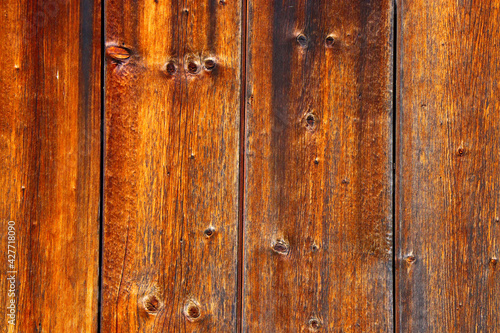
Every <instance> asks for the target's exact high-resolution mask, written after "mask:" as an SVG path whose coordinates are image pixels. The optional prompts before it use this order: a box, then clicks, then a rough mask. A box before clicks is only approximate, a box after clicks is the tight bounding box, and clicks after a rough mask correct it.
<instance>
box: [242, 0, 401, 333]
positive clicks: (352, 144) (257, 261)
mask: <svg viewBox="0 0 500 333" xmlns="http://www.w3.org/2000/svg"><path fill="white" fill-rule="evenodd" d="M248 18H249V21H248V22H249V25H248V57H247V62H248V71H247V73H248V74H247V105H246V106H247V110H246V157H247V159H246V166H245V169H246V179H245V221H244V227H245V236H244V241H245V243H244V244H245V248H244V258H245V265H244V293H243V297H244V298H243V302H244V308H243V309H244V317H243V320H244V322H243V331H244V332H308V331H324V332H390V331H391V330H392V322H393V320H392V304H393V303H392V288H393V284H392V252H391V246H392V194H391V193H392V192H391V191H392V189H391V182H392V177H391V175H392V140H391V136H392V130H391V104H392V71H391V68H392V67H391V66H392V65H391V64H392V34H391V33H392V3H391V1H385V0H384V1H372V2H369V1H326V0H325V1H314V2H313V1H303V0H295V1H286V2H285V1H278V0H276V1H267V0H251V1H249V12H248Z"/></svg>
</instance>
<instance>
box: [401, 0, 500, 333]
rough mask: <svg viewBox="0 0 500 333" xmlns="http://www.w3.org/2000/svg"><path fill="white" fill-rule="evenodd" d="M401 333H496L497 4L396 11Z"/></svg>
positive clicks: (499, 296) (440, 4) (499, 293)
mask: <svg viewBox="0 0 500 333" xmlns="http://www.w3.org/2000/svg"><path fill="white" fill-rule="evenodd" d="M398 12H399V18H400V24H399V26H398V41H399V42H398V45H399V47H398V55H399V56H398V68H399V70H398V74H399V78H398V99H399V102H398V119H399V121H398V149H397V151H398V156H397V159H398V163H397V164H398V170H397V191H398V194H397V197H398V198H399V203H398V205H397V211H398V213H397V226H398V230H397V231H398V232H397V239H398V244H399V246H398V253H397V257H398V261H397V269H398V272H397V277H398V293H397V306H398V310H397V322H398V331H399V332H500V321H499V320H498V316H499V315H500V275H499V274H500V264H498V258H499V256H500V248H499V237H500V222H499V221H500V197H499V195H498V193H499V191H500V178H499V175H500V153H499V142H500V131H499V119H500V112H499V111H500V99H499V93H500V89H499V88H500V87H499V78H500V62H499V61H498V59H499V57H500V43H499V42H498V41H499V39H500V21H499V20H498V18H499V17H500V1H496V0H492V1H480V0H458V1H457V0H439V1H424V0H416V1H404V0H403V1H400V4H399V9H398Z"/></svg>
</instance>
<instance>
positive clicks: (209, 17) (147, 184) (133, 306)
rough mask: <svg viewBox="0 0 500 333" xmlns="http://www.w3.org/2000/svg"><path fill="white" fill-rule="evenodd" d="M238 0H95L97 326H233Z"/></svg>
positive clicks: (230, 328)
mask: <svg viewBox="0 0 500 333" xmlns="http://www.w3.org/2000/svg"><path fill="white" fill-rule="evenodd" d="M240 6H241V5H240V2H239V1H215V0H210V1H208V0H206V1H176V0H172V1H164V0H157V1H153V0H148V1H146V0H138V1H127V0H115V1H108V2H107V5H106V13H105V14H106V47H107V49H106V54H107V65H106V97H105V100H106V102H105V113H106V129H105V131H106V134H105V137H106V143H105V145H106V149H105V154H106V156H105V215H104V223H105V228H104V229H105V232H104V267H103V274H104V275H103V322H102V329H103V332H234V331H235V329H236V298H237V292H236V290H237V248H238V242H237V240H238V168H239V126H240V120H239V113H240V89H241V85H240V81H241V78H240V76H241V72H240V62H241V60H240V53H241V42H240V40H241V37H240V36H241V31H240V25H241V24H240V21H241V19H240V16H241V7H240Z"/></svg>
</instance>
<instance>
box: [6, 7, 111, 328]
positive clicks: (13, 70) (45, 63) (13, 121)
mask: <svg viewBox="0 0 500 333" xmlns="http://www.w3.org/2000/svg"><path fill="white" fill-rule="evenodd" d="M100 11H101V9H100V2H99V1H97V0H96V1H83V2H80V1H76V0H67V1H59V0H57V1H56V0H54V1H42V0H38V1H28V0H4V1H2V2H1V3H0V13H1V15H2V29H0V39H1V40H3V41H4V43H3V46H2V48H0V68H1V69H2V70H1V71H0V105H1V107H0V136H1V140H0V141H1V144H0V155H1V156H2V158H1V159H0V170H1V175H0V187H1V189H2V191H1V192H0V202H1V204H0V218H1V224H2V230H1V232H0V242H1V244H2V246H1V249H0V257H1V258H2V269H1V270H0V289H1V290H0V291H1V292H0V304H2V315H1V316H0V327H1V331H2V332H23V333H24V332H96V331H97V318H98V315H97V313H98V310H97V303H98V267H99V212H98V209H99V177H100V124H101V119H100V118H101V117H100V112H101V111H100V95H101V92H100V58H101V55H100V43H101V42H100V40H101V36H100V29H101V27H100ZM9 221H13V222H10V223H9ZM9 225H12V226H13V228H11V230H10V231H11V236H10V238H9V236H8V235H9V234H8V226H9ZM14 232H15V237H14V235H13V233H14ZM14 238H15V240H14ZM9 242H11V243H9ZM8 245H12V246H13V247H11V248H8ZM8 250H11V251H15V262H14V261H13V262H12V263H9V262H8V261H7V259H8V257H7V255H8ZM11 253H12V252H11ZM10 259H14V258H13V257H11V258H10ZM11 264H12V265H13V266H14V267H10V265H11ZM9 271H15V272H16V273H10V272H9ZM12 275H13V276H14V277H15V278H14V279H13V280H12V281H14V282H15V283H14V284H12V288H11V283H10V281H11V280H7V278H9V279H10V278H11V276H12ZM11 289H13V290H11ZM11 292H12V293H13V294H11ZM11 296H13V297H11ZM12 300H13V301H14V302H15V303H14V305H15V310H14V313H13V314H14V315H15V325H11V323H9V320H11V319H13V317H9V316H7V315H8V314H11V311H10V309H6V307H7V305H10V304H11V301H12Z"/></svg>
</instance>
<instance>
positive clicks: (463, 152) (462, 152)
mask: <svg viewBox="0 0 500 333" xmlns="http://www.w3.org/2000/svg"><path fill="white" fill-rule="evenodd" d="M463 154H465V150H464V149H463V148H458V156H463Z"/></svg>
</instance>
